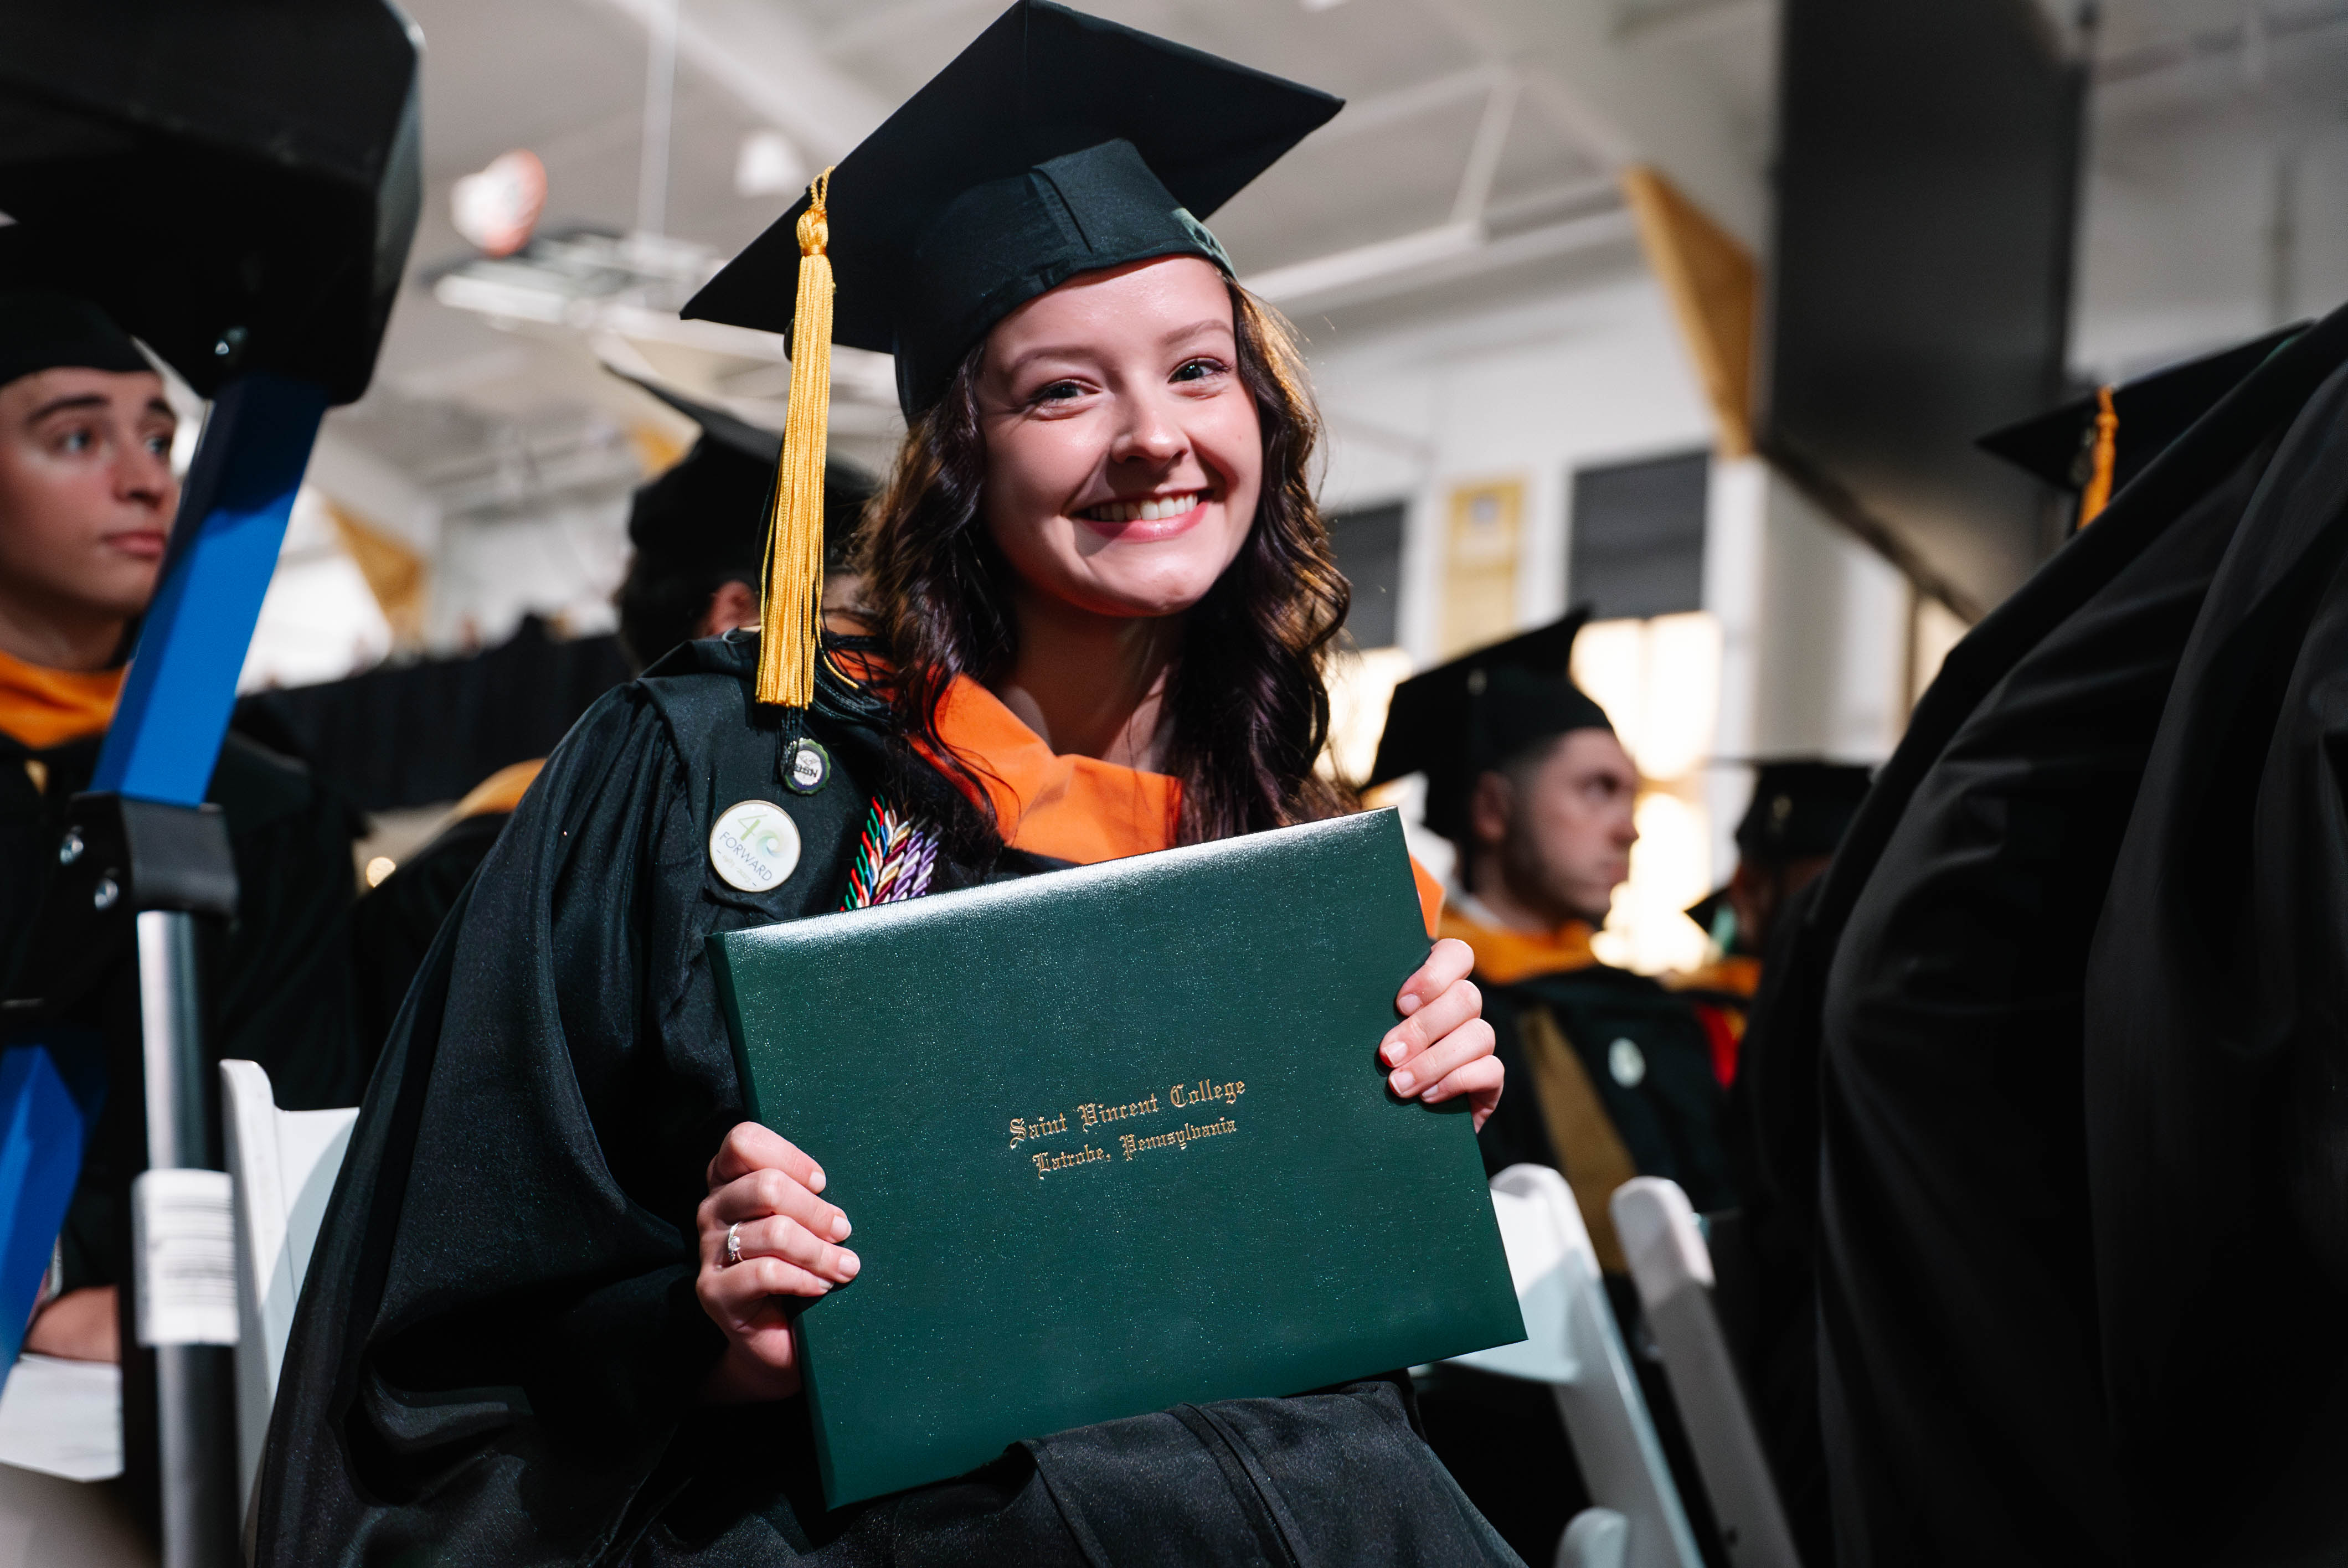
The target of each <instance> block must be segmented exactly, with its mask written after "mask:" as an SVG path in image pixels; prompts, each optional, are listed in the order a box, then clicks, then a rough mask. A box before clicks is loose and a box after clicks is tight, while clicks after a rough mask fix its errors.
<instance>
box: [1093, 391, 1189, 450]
mask: <svg viewBox="0 0 2348 1568" xmlns="http://www.w3.org/2000/svg"><path fill="white" fill-rule="evenodd" d="M1187 446H1189V442H1188V440H1187V439H1186V438H1185V437H1184V436H1183V435H1182V427H1181V425H1179V424H1178V423H1177V422H1176V421H1175V420H1174V419H1173V418H1172V417H1171V415H1170V411H1169V410H1168V409H1167V408H1166V407H1165V405H1163V404H1162V403H1161V402H1160V401H1159V399H1157V398H1153V397H1137V398H1128V399H1127V400H1126V401H1125V423H1124V425H1123V426H1122V427H1121V428H1120V429H1119V430H1118V432H1117V443H1116V445H1115V446H1113V447H1112V448H1111V449H1110V452H1109V456H1111V457H1112V458H1114V459H1115V460H1116V461H1117V462H1120V463H1149V464H1154V465H1164V464H1167V463H1171V462H1172V461H1173V460H1174V459H1175V458H1177V457H1179V456H1181V455H1182V453H1183V451H1184V449H1185V448H1186V447H1187Z"/></svg>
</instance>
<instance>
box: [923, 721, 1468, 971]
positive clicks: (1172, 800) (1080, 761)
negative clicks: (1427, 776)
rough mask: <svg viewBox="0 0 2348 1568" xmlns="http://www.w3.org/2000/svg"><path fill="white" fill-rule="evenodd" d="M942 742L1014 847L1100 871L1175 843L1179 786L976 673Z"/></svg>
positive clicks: (1423, 879) (1430, 921)
mask: <svg viewBox="0 0 2348 1568" xmlns="http://www.w3.org/2000/svg"><path fill="white" fill-rule="evenodd" d="M938 738H939V739H940V740H942V741H943V742H944V743H946V745H947V746H948V747H950V748H951V749H952V750H953V752H954V753H955V754H956V755H957V756H958V757H959V758H960V759H961V760H962V762H963V764H964V765H965V766H967V767H968V768H969V769H970V770H971V771H972V772H973V773H974V774H977V775H978V779H977V782H976V783H975V784H973V783H972V781H970V780H968V779H965V778H963V776H962V775H961V774H958V773H956V772H955V771H954V770H953V768H951V767H949V766H947V765H945V764H944V762H943V760H942V759H941V758H939V757H937V756H935V755H932V754H931V753H929V752H928V751H927V750H926V749H924V751H923V753H922V754H923V755H925V756H928V757H929V760H930V762H931V763H932V764H936V765H937V766H938V767H939V770H940V771H941V772H942V773H944V774H945V775H946V776H947V777H948V778H949V779H952V780H953V782H954V784H955V785H956V787H958V788H959V789H961V791H962V792H963V794H965V795H968V796H969V797H970V799H971V802H972V804H975V805H980V806H988V805H991V806H993V807H994V820H995V823H996V825H997V826H998V828H999V829H1000V830H1001V832H1002V834H1003V841H1004V843H1005V844H1007V845H1010V846H1011V847H1012V848H1014V849H1024V850H1026V851H1027V852H1029V853H1030V854H1034V855H1046V856H1051V857H1052V858H1053V859H1055V860H1067V861H1073V862H1075V863H1076V865H1079V866H1092V865H1096V864H1097V863H1099V862H1100V861H1104V860H1118V859H1122V858H1124V857H1125V856H1128V855H1148V854H1150V853H1152V852H1154V851H1156V850H1160V849H1171V848H1172V847H1174V833H1175V827H1176V825H1177V821H1178V818H1179V813H1180V811H1181V806H1182V785H1181V784H1180V782H1179V780H1177V779H1174V778H1170V777H1169V776H1168V775H1167V774H1151V773H1143V772H1142V771H1141V770H1140V769H1138V768H1128V767H1120V766H1118V765H1117V764H1115V763H1105V762H1101V761H1099V760H1098V759H1097V758H1094V757H1078V756H1063V755H1062V754H1060V753H1057V752H1055V751H1053V750H1052V748H1051V747H1050V746H1048V745H1046V744H1045V743H1044V738H1043V737H1042V736H1041V735H1038V734H1037V733H1035V731H1033V730H1031V729H1029V728H1028V727H1027V726H1026V724H1025V723H1022V722H1021V720H1020V718H1019V715H1018V714H1016V713H1014V712H1012V711H1011V710H1010V709H1009V708H1007V707H1005V706H1004V704H1003V702H1002V700H1001V699H1000V698H998V697H996V696H995V694H994V692H990V691H988V690H987V689H986V688H985V687H984V686H982V685H980V684H979V683H978V682H976V681H973V680H972V679H971V678H970V677H969V676H967V675H957V676H955V677H954V680H953V684H951V685H949V686H948V687H947V688H946V692H945V696H944V698H943V700H942V701H941V702H939V704H938ZM1410 869H1411V877H1412V881H1413V883H1414V885H1415V886H1416V888H1417V891H1418V902H1419V913H1420V916H1421V917H1422V918H1424V919H1425V921H1426V929H1427V933H1428V935H1430V936H1432V935H1434V934H1435V926H1436V918H1437V912H1438V911H1439V910H1440V909H1441V908H1442V907H1443V887H1442V885H1441V884H1440V883H1438V882H1437V881H1436V880H1435V878H1433V877H1432V876H1428V875H1427V874H1426V868H1425V867H1423V866H1420V865H1419V864H1418V862H1416V860H1414V861H1412V862H1411V867H1410Z"/></svg>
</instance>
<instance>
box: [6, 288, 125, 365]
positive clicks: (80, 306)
mask: <svg viewBox="0 0 2348 1568" xmlns="http://www.w3.org/2000/svg"><path fill="white" fill-rule="evenodd" d="M67 365H72V366H75V367H77V368H79V369H83V370H111V371H133V370H151V369H153V368H154V367H153V366H152V365H149V364H148V363H147V356H146V355H145V354H140V353H139V345H138V344H137V343H132V342H131V341H130V334H129V333H126V332H124V331H123V330H122V329H121V328H120V327H118V326H117V325H115V324H114V320H113V318H112V317H110V316H108V314H107V313H105V312H104V311H101V310H99V309H98V307H97V306H96V305H93V304H91V303H90V302H88V300H77V299H75V298H74V297H73V296H71V295H70V294H59V293H52V292H46V291H26V292H0V386H5V385H7V384H9V383H10V382H12V381H15V380H16V379H17V378H18V377H20V376H26V375H31V374H34V373H35V372H36V371H43V370H57V369H59V368H61V367H63V366H67Z"/></svg>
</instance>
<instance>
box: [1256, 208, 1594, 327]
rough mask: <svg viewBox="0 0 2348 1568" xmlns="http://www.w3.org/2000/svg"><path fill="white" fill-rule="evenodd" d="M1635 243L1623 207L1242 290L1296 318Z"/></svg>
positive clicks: (1430, 234)
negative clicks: (1499, 235)
mask: <svg viewBox="0 0 2348 1568" xmlns="http://www.w3.org/2000/svg"><path fill="white" fill-rule="evenodd" d="M1636 236H1637V230H1636V228H1635V227H1634V225H1633V224H1632V220H1631V214H1630V212H1629V211H1628V210H1626V209H1624V208H1622V207H1621V206H1616V207H1613V208H1611V209H1608V210H1602V211H1597V212H1591V213H1587V214H1585V215H1583V216H1581V217H1578V218H1569V219H1567V220H1564V221H1563V222H1560V223H1551V224H1548V225H1546V226H1544V227H1542V228H1539V229H1527V230H1524V231H1520V232H1518V233H1514V234H1508V235H1503V236H1501V237H1498V238H1497V239H1496V238H1494V237H1493V236H1491V235H1490V234H1489V233H1488V232H1487V231H1486V230H1485V228H1484V225H1482V224H1481V223H1446V224H1444V225H1442V226H1441V227H1439V228H1435V229H1425V230H1421V231H1419V232H1417V233H1416V234H1405V235H1403V236H1401V237H1400V238H1398V239H1394V240H1381V241H1377V242H1375V244H1369V245H1361V246H1357V247H1355V248H1354V249H1353V250H1350V251H1336V252H1334V254H1331V255H1327V256H1316V257H1314V258H1313V260H1311V261H1298V262H1295V263H1294V264H1292V265H1290V266H1286V267H1275V268H1273V269H1272V270H1271V271H1269V272H1258V273H1256V274H1254V275H1253V276H1251V277H1246V278H1242V279H1241V280H1240V282H1242V283H1244V284H1245V285H1246V286H1247V287H1248V289H1249V290H1250V291H1251V292H1253V293H1256V294H1258V295H1260V296H1262V298H1264V299H1266V300H1269V301H1271V302H1272V303H1273V304H1275V305H1278V306H1279V307H1280V308H1281V309H1282V310H1283V311H1286V312H1288V313H1290V314H1292V315H1293V314H1297V313H1302V312H1306V311H1315V312H1317V311H1334V310H1341V309H1343V308H1344V307H1346V306H1348V305H1358V304H1364V303H1366V302H1369V301H1372V300H1380V299H1387V298H1391V297H1392V296H1394V295H1395V294H1401V293H1407V292H1410V291H1412V290H1414V289H1425V288H1432V287H1435V286H1437V285H1438V284H1454V283H1459V282H1465V281H1467V280H1468V279H1470V278H1478V277H1482V276H1484V275H1486V274H1488V273H1491V272H1498V271H1500V270H1502V269H1503V268H1507V267H1515V266H1522V265H1525V264H1528V263H1530V262H1534V261H1554V260H1557V259H1560V258H1562V257H1565V256H1570V255H1574V254H1577V253H1579V252H1581V251H1593V250H1597V249H1599V248H1600V247H1601V246H1606V245H1614V244H1622V243H1626V242H1628V241H1632V240H1633V239H1635V238H1636Z"/></svg>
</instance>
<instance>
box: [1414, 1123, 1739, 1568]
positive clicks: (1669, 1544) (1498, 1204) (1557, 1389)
mask: <svg viewBox="0 0 2348 1568" xmlns="http://www.w3.org/2000/svg"><path fill="white" fill-rule="evenodd" d="M1492 1210H1493V1213H1494V1214H1495V1215H1496V1216H1497V1217H1498V1220H1499V1223H1500V1241H1501V1243H1502V1245H1504V1246H1506V1247H1507V1249H1508V1254H1509V1276H1510V1277H1511V1278H1512V1279H1513V1280H1514V1281H1515V1283H1516V1287H1517V1301H1518V1304H1519V1306H1520V1307H1523V1309H1524V1314H1525V1332H1526V1334H1527V1335H1528V1336H1529V1337H1528V1338H1526V1339H1525V1340H1524V1341H1523V1342H1522V1343H1520V1344H1516V1345H1504V1346H1500V1347H1498V1348H1495V1349H1491V1350H1478V1351H1477V1352H1475V1353H1474V1354H1472V1355H1468V1356H1461V1357H1459V1358H1457V1362H1458V1364H1459V1365H1461V1366H1467V1367H1473V1368H1477V1369H1478V1370H1479V1371H1484V1372H1494V1373H1498V1374H1499V1375H1501V1376H1503V1377H1509V1378H1529V1379H1531V1380H1532V1381H1535V1382H1541V1383H1547V1384H1549V1385H1550V1389H1551V1390H1552V1391H1553V1392H1554V1393H1555V1395H1556V1397H1557V1408H1558V1413H1559V1415H1560V1416H1561V1417H1562V1418H1563V1419H1564V1422H1565V1430H1566V1436H1567V1437H1568V1438H1569V1439H1570V1440H1572V1443H1573V1457H1574V1459H1575V1460H1576V1461H1577V1462H1578V1463H1579V1464H1580V1466H1581V1479H1582V1481H1583V1482H1584V1483H1585V1484H1586V1485H1587V1486H1588V1487H1589V1489H1590V1496H1591V1502H1592V1504H1593V1506H1591V1507H1590V1508H1587V1509H1585V1510H1583V1511H1582V1512H1581V1513H1579V1514H1576V1515H1575V1516H1574V1518H1573V1521H1572V1522H1571V1523H1570V1524H1569V1525H1568V1526H1567V1527H1566V1532H1565V1539H1564V1540H1563V1541H1561V1542H1559V1544H1558V1553H1557V1568H1702V1564H1703V1562H1704V1558H1703V1555H1702V1553H1699V1552H1698V1551H1697V1549H1696V1542H1695V1532H1694V1531H1692V1530H1691V1529H1689V1527H1688V1522H1687V1512H1686V1510H1685V1509H1684V1508H1682V1507H1681V1505H1680V1493H1679V1488H1678V1487H1677V1486H1676V1485H1674V1484H1673V1481H1672V1471H1671V1466H1670V1464H1669V1462H1668V1461H1666V1460H1664V1458H1663V1444H1662V1443H1661V1442H1660V1441H1659V1440H1657V1439H1656V1437H1655V1424H1654V1421H1653V1419H1652V1418H1650V1417H1649V1415H1648V1414H1647V1401H1646V1399H1645V1397H1644V1396H1643V1395H1642V1394H1641V1393H1640V1391H1639V1377H1638V1373H1637V1372H1636V1371H1635V1370H1633V1369H1632V1366H1631V1357H1630V1353H1629V1351H1627V1350H1626V1349H1625V1348H1623V1345H1622V1333H1621V1331H1620V1330H1618V1329H1617V1328H1616V1327H1615V1326H1614V1312H1613V1308H1612V1307H1610V1306H1609V1305H1608V1304H1607V1300H1606V1286H1605V1282H1604V1279H1603V1278H1602V1276H1601V1275H1600V1273H1599V1268H1598V1254H1597V1252H1596V1251H1595V1250H1594V1249H1592V1248H1591V1245H1590V1233H1589V1231H1588V1230H1587V1229H1585V1228H1584V1227H1583V1225H1582V1223H1581V1210H1580V1209H1579V1208H1578V1207H1576V1206H1575V1204H1574V1201H1573V1190H1572V1189H1571V1188H1570V1187H1568V1186H1567V1185H1566V1184H1565V1178H1564V1177H1563V1176H1560V1175H1559V1174H1558V1173H1556V1172H1555V1171H1552V1170H1550V1168H1549V1167H1548V1166H1546V1165H1511V1166H1509V1168H1508V1169H1507V1170H1505V1171H1503V1172H1501V1173H1499V1174H1498V1176H1495V1177H1494V1178H1493V1179H1492Z"/></svg>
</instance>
